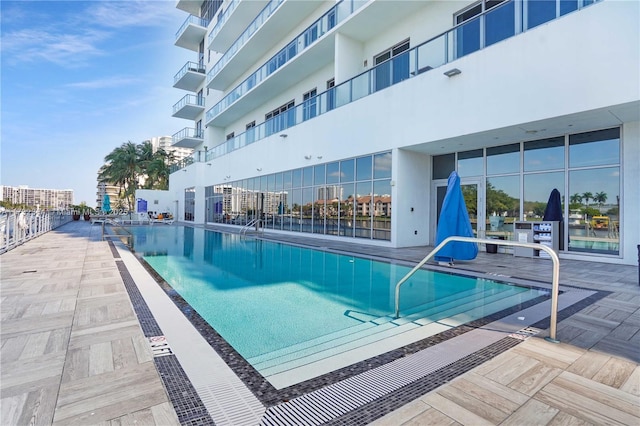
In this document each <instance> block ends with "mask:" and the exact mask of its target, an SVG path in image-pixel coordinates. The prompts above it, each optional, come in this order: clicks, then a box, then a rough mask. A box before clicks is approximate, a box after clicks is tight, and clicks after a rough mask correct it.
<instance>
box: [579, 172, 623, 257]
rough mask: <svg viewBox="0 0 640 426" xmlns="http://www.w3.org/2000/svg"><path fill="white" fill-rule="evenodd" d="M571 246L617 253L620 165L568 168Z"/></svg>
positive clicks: (618, 248) (618, 240) (590, 250)
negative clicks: (579, 168)
mask: <svg viewBox="0 0 640 426" xmlns="http://www.w3.org/2000/svg"><path fill="white" fill-rule="evenodd" d="M569 194H570V196H569V211H570V215H569V250H570V251H589V252H596V253H605V254H618V253H619V250H620V247H619V243H620V239H619V237H620V236H619V233H620V229H619V226H620V225H619V224H620V168H619V167H606V168H599V169H586V170H575V171H570V172H569Z"/></svg>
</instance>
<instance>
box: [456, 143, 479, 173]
mask: <svg viewBox="0 0 640 426" xmlns="http://www.w3.org/2000/svg"><path fill="white" fill-rule="evenodd" d="M458 174H459V175H460V177H469V176H482V175H483V174H484V165H483V153H482V150H481V149H476V150H473V151H465V152H459V153H458Z"/></svg>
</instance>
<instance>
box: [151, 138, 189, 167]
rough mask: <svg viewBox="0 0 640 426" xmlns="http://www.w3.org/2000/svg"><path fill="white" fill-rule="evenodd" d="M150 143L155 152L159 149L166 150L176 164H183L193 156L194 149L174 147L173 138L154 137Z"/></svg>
mask: <svg viewBox="0 0 640 426" xmlns="http://www.w3.org/2000/svg"><path fill="white" fill-rule="evenodd" d="M149 142H151V146H153V152H156V151H157V150H158V149H164V150H165V152H167V153H172V154H173V161H174V162H181V161H183V160H184V159H185V158H187V157H189V156H190V155H191V154H193V149H191V148H181V147H176V146H173V145H172V143H173V139H172V138H171V136H158V137H153V138H151V139H149Z"/></svg>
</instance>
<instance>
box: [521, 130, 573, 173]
mask: <svg viewBox="0 0 640 426" xmlns="http://www.w3.org/2000/svg"><path fill="white" fill-rule="evenodd" d="M563 168H564V137H558V138H551V139H543V140H539V141H531V142H526V143H525V144H524V171H525V172H533V171H538V170H553V169H563Z"/></svg>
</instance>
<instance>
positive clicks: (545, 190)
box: [432, 128, 621, 255]
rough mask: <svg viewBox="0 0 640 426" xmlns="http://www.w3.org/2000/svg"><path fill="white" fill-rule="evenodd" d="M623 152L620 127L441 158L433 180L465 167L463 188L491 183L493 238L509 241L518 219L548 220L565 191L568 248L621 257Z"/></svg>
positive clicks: (485, 197)
mask: <svg viewBox="0 0 640 426" xmlns="http://www.w3.org/2000/svg"><path fill="white" fill-rule="evenodd" d="M620 151H621V147H620V129H619V128H613V129H606V130H598V131H592V132H585V133H579V134H572V135H565V136H559V137H554V138H548V139H541V140H535V141H529V142H522V143H515V144H510V145H503V146H498V147H491V148H485V149H480V150H474V151H465V152H458V153H453V154H445V155H439V156H435V157H433V174H432V177H433V179H434V180H436V181H438V180H440V181H442V180H443V179H446V178H447V177H448V176H449V173H451V171H453V170H454V166H457V171H458V174H459V175H460V177H461V179H462V183H463V184H464V183H465V179H471V180H473V179H477V178H478V176H480V177H481V178H484V179H485V188H484V194H480V195H479V197H480V200H481V201H480V203H479V205H480V207H479V208H482V207H484V209H485V215H484V216H481V217H486V223H485V224H484V229H485V230H486V235H489V236H491V235H494V236H501V237H503V238H508V239H511V238H512V236H513V232H514V230H513V223H514V222H515V221H517V220H534V221H535V220H541V219H542V218H543V216H544V211H545V208H546V206H547V202H548V200H549V195H550V194H551V191H552V190H553V189H554V188H555V189H558V191H559V192H560V195H561V199H562V202H563V206H562V208H563V216H564V218H565V220H564V223H563V224H561V227H562V233H561V234H562V238H561V242H560V248H561V250H564V251H571V252H586V253H598V254H611V255H618V254H619V253H620V247H619V245H620V241H619V236H620V231H621V230H620V217H619V214H620V213H619V212H620V202H621V194H620V187H621V182H620ZM483 165H484V167H486V171H483ZM439 189H440V188H439ZM436 196H438V195H436ZM439 196H444V194H440V195H439Z"/></svg>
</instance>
